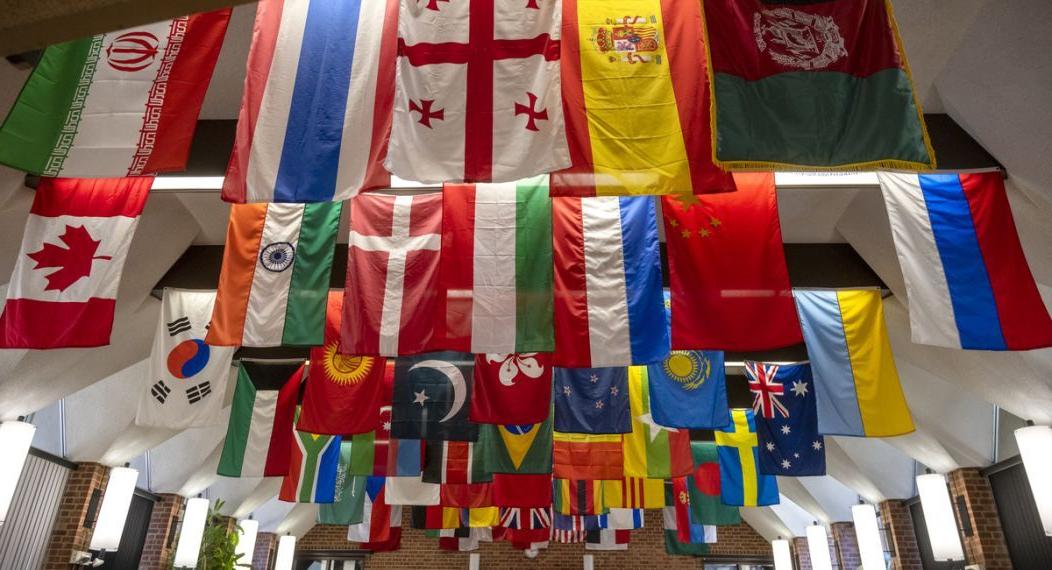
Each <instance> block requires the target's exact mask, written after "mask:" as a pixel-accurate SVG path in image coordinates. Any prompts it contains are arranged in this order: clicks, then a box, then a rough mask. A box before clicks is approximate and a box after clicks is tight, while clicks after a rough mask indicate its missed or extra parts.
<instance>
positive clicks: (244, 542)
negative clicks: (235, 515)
mask: <svg viewBox="0 0 1052 570" xmlns="http://www.w3.org/2000/svg"><path fill="white" fill-rule="evenodd" d="M237 526H239V527H241V530H240V531H238V537H237V549H235V550H234V554H240V555H241V558H238V559H237V565H238V566H252V555H253V554H254V553H255V551H256V533H258V532H259V521H257V520H252V519H245V520H242V521H238V523H237Z"/></svg>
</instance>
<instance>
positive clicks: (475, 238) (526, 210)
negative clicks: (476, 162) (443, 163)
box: [439, 175, 555, 354]
mask: <svg viewBox="0 0 1052 570" xmlns="http://www.w3.org/2000/svg"><path fill="white" fill-rule="evenodd" d="M552 280H553V278H552V201H551V198H549V197H548V176H547V175H544V176H538V177H534V178H530V179H526V180H520V181H518V182H509V183H503V184H446V185H445V187H444V188H443V192H442V256H441V261H440V268H439V282H440V290H441V291H442V293H443V294H442V295H440V301H439V302H440V305H441V306H440V308H439V311H440V312H439V315H440V316H441V319H442V320H443V321H444V323H445V326H444V328H443V330H444V335H445V338H444V339H443V342H442V344H443V347H444V348H448V349H450V350H457V351H461V352H472V353H477V354H483V353H497V354H509V353H517V352H551V351H552V350H554V348H555V337H554V328H553V325H552V311H553V309H552Z"/></svg>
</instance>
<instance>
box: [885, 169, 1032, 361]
mask: <svg viewBox="0 0 1052 570" xmlns="http://www.w3.org/2000/svg"><path fill="white" fill-rule="evenodd" d="M879 176H880V187H881V191H882V192H883V193H884V203H885V205H886V206H887V210H888V217H889V218H890V220H891V230H892V235H893V236H894V239H895V250H896V252H897V253H898V257H899V264H900V265H901V266H902V275H903V277H904V278H905V280H906V292H907V296H908V298H909V310H910V329H911V330H912V335H913V342H916V343H919V344H930V345H935V346H945V347H950V348H964V349H975V350H1029V349H1033V348H1041V347H1047V346H1052V318H1050V317H1049V313H1048V309H1047V308H1046V307H1045V305H1044V303H1043V302H1042V300H1041V295H1040V294H1039V293H1038V289H1037V284H1036V283H1035V282H1034V277H1033V275H1032V274H1031V272H1030V266H1029V265H1028V264H1027V262H1026V257H1025V256H1024V255H1023V248H1022V246H1021V245H1020V243H1019V236H1018V234H1017V233H1016V228H1015V222H1014V221H1013V220H1012V209H1011V207H1010V206H1009V203H1008V197H1007V196H1006V194H1005V188H1004V183H1003V181H1002V177H1001V173H1000V172H997V171H994V172H983V173H973V174H919V175H918V174H900V173H892V172H881V173H880V174H879Z"/></svg>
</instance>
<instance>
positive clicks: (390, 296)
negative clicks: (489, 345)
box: [341, 193, 442, 356]
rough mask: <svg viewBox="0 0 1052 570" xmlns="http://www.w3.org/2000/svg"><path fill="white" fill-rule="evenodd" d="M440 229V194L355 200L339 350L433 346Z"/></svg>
mask: <svg viewBox="0 0 1052 570" xmlns="http://www.w3.org/2000/svg"><path fill="white" fill-rule="evenodd" d="M441 231H442V195H441V194H439V193H435V194H417V195H415V196H385V195H380V194H362V195H360V196H356V197H355V198H354V200H353V201H352V202H351V231H350V237H349V238H348V239H349V245H348V251H347V290H346V294H345V299H346V302H345V303H344V305H343V312H344V315H343V325H342V329H341V336H342V343H341V351H342V352H345V353H347V354H361V355H380V356H400V355H406V354H416V353H419V352H426V351H427V350H429V349H430V348H431V346H432V340H433V339H432V337H433V335H434V332H435V328H436V326H437V325H436V323H435V321H436V319H435V316H436V306H437V303H438V298H437V295H436V293H435V291H436V290H437V288H438V260H439V246H440V245H441V242H442V236H441Z"/></svg>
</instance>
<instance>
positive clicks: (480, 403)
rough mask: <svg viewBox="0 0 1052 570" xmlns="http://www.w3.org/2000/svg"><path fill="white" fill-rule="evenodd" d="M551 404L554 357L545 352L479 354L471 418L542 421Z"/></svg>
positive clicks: (478, 420)
mask: <svg viewBox="0 0 1052 570" xmlns="http://www.w3.org/2000/svg"><path fill="white" fill-rule="evenodd" d="M551 408H552V359H551V354H550V353H546V352H525V353H521V354H492V353H491V354H476V355H475V385H474V393H473V394H472V395H471V409H470V412H469V416H468V417H469V418H470V419H471V421H473V422H475V423H480V424H510V423H515V424H530V423H537V422H543V421H544V420H546V419H547V418H548V416H549V414H550V413H551Z"/></svg>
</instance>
